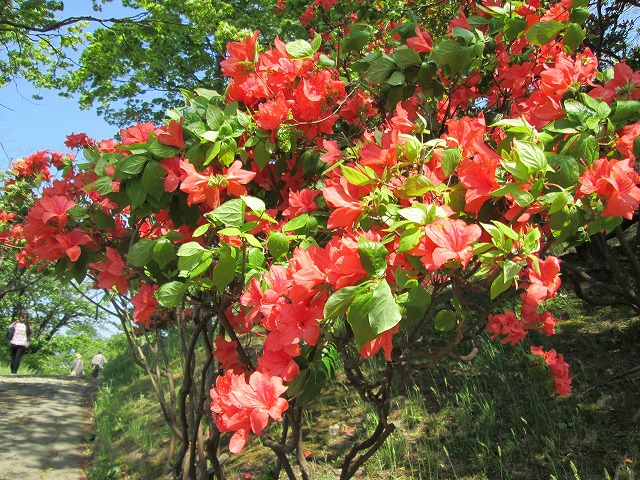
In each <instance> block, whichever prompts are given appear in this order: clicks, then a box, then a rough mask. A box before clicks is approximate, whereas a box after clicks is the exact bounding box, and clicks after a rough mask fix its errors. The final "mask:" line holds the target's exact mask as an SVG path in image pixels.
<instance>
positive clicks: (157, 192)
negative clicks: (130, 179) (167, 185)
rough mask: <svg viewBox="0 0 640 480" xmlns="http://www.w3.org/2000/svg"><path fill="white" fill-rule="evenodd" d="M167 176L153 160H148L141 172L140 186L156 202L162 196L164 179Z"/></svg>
mask: <svg viewBox="0 0 640 480" xmlns="http://www.w3.org/2000/svg"><path fill="white" fill-rule="evenodd" d="M166 176H167V174H166V172H165V171H164V169H163V168H162V166H161V165H160V164H159V163H158V162H156V161H155V160H150V161H149V163H147V166H146V167H145V169H144V172H142V186H143V187H144V190H145V191H146V192H147V193H148V194H149V195H151V196H152V197H153V198H155V199H156V200H160V198H162V195H164V177H166Z"/></svg>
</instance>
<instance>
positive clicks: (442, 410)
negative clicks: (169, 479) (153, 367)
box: [94, 293, 640, 480]
mask: <svg viewBox="0 0 640 480" xmlns="http://www.w3.org/2000/svg"><path fill="white" fill-rule="evenodd" d="M551 309H552V311H553V312H554V313H555V314H556V316H557V317H558V318H560V319H561V324H560V326H559V329H558V333H557V334H556V335H555V336H553V337H549V338H548V337H544V336H538V335H530V337H529V338H527V339H526V341H525V342H523V344H522V345H518V346H517V347H511V346H503V345H501V344H500V343H498V342H488V343H486V344H485V346H484V348H483V351H482V352H481V353H480V355H479V356H478V357H477V358H476V359H475V360H474V361H473V362H471V363H468V364H465V363H458V362H454V361H450V362H446V363H445V364H443V365H441V366H439V367H438V368H435V369H432V370H429V371H425V372H421V373H419V374H415V373H409V372H400V373H401V375H400V378H401V382H399V383H398V384H397V385H396V396H395V398H394V403H393V405H392V415H391V419H392V421H393V422H394V423H395V424H396V425H397V427H398V429H397V430H396V431H395V432H394V433H393V434H392V435H391V437H390V438H389V439H388V440H387V442H386V443H385V445H384V446H383V447H382V448H381V449H380V450H379V451H378V452H377V453H376V455H375V456H374V457H373V458H372V459H371V460H370V461H369V462H368V463H367V464H366V466H365V467H364V468H363V469H362V470H361V471H360V472H359V474H358V476H357V478H359V479H370V478H376V477H378V478H384V479H398V480H408V479H423V480H427V479H429V480H434V479H447V480H449V479H460V480H480V479H487V480H494V479H500V480H518V479H523V480H524V479H527V480H528V479H545V480H549V479H557V480H560V479H566V480H581V479H582V480H588V479H589V480H590V479H605V478H611V479H615V478H617V479H618V480H632V479H637V478H639V477H638V476H639V475H640V419H638V418H637V417H638V416H640V414H637V413H636V412H638V411H639V409H640V375H638V374H637V373H636V374H635V376H634V374H632V373H630V374H627V372H633V370H632V369H633V368H634V367H638V365H640V322H639V321H638V318H637V317H635V316H634V315H633V313H632V312H631V311H629V310H625V309H612V308H592V307H588V306H584V304H582V303H581V302H580V301H578V300H576V299H575V298H574V297H573V296H572V295H570V294H567V293H561V294H560V295H559V296H558V298H556V299H555V300H554V301H553V305H551ZM531 345H544V346H545V347H547V348H555V349H556V350H557V351H558V352H560V353H562V354H563V355H564V357H565V360H566V361H567V362H568V363H569V364H570V365H571V376H572V379H573V393H572V395H571V396H570V397H568V398H561V397H549V396H548V395H547V394H546V393H545V392H544V391H543V390H542V388H541V387H540V386H539V385H538V384H536V383H535V382H534V381H533V380H532V379H531V378H530V377H529V376H528V374H527V363H526V357H525V353H527V352H528V351H529V347H530V346H531ZM129 363H130V362H129ZM105 374H106V375H105V377H106V378H109V374H108V372H105ZM101 402H104V403H101ZM100 410H101V411H102V412H103V413H101V414H99V415H98V427H97V433H98V437H99V442H98V447H99V449H98V450H97V452H96V459H98V458H104V459H108V461H105V463H104V465H105V469H106V468H116V467H117V466H125V465H126V471H127V473H129V474H130V475H131V477H130V478H134V479H141V480H146V479H149V480H151V479H154V480H155V479H157V478H162V476H163V473H166V465H165V459H164V457H163V449H165V448H166V438H168V432H167V430H166V427H163V426H162V425H161V421H160V415H159V413H158V407H157V405H156V403H155V402H154V398H153V394H152V393H151V389H150V387H149V385H148V384H147V383H146V381H145V380H144V379H143V378H142V377H141V376H140V375H139V374H137V377H136V378H134V377H133V376H132V377H131V378H129V379H128V380H126V381H125V382H122V383H121V384H118V385H116V379H115V378H112V382H111V384H110V386H109V384H108V383H105V384H103V386H102V388H101V395H100V398H99V403H98V408H97V411H100ZM634 417H635V419H634ZM101 418H102V419H103V420H102V421H103V422H105V423H104V425H103V426H100V422H101V420H100V419H101ZM305 420H306V424H305V429H304V437H305V438H304V440H305V447H306V448H307V449H308V451H307V458H308V460H309V462H310V465H311V474H312V478H313V479H314V480H324V479H327V480H329V479H334V478H336V470H335V466H336V460H337V459H338V458H339V457H341V456H342V455H344V453H345V451H346V450H347V448H349V447H350V445H351V444H353V442H355V441H358V440H361V439H363V438H365V436H366V432H367V431H371V430H372V429H373V427H374V425H375V416H374V415H373V413H372V412H371V411H370V410H369V407H368V406H367V405H365V404H364V403H363V402H361V401H359V400H358V399H357V397H356V396H355V394H354V393H353V391H352V390H350V389H348V388H347V387H346V384H345V383H344V381H343V379H342V378H341V377H340V376H338V378H337V379H336V380H335V381H333V382H332V383H331V384H330V385H329V387H328V388H327V390H326V391H324V392H323V394H322V396H321V397H320V398H319V400H318V401H317V402H315V403H314V404H312V405H311V406H310V409H309V410H308V412H307V413H306V416H305ZM153 426H155V429H153V428H152V427H153ZM103 430H104V431H103ZM109 431H110V432H112V433H109ZM109 435H111V436H109ZM103 446H105V447H106V449H104V447H103ZM101 449H102V450H101ZM100 452H102V453H100ZM101 455H103V456H104V457H101ZM109 462H110V463H109ZM96 463H97V462H96ZM274 467H275V459H274V456H273V454H272V453H271V452H270V450H268V449H266V448H264V447H263V446H262V445H261V444H260V439H259V438H257V437H255V436H253V437H252V440H251V441H250V442H249V444H248V445H247V447H246V448H245V450H244V452H243V454H242V455H241V456H232V457H231V460H230V461H229V463H228V465H227V469H228V474H229V478H230V479H233V480H235V479H243V478H252V479H260V480H263V479H264V480H266V479H271V478H273V471H274ZM94 478H120V477H106V476H103V477H98V476H96V477H94ZM281 478H284V475H283V476H281Z"/></svg>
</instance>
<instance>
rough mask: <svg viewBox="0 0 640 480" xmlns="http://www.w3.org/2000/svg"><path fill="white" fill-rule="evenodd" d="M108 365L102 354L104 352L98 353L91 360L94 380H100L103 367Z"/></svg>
mask: <svg viewBox="0 0 640 480" xmlns="http://www.w3.org/2000/svg"><path fill="white" fill-rule="evenodd" d="M105 363H107V359H106V358H105V356H104V355H103V354H102V350H99V351H98V354H97V355H95V356H94V357H93V358H92V359H91V365H93V378H98V377H99V376H100V375H101V374H102V367H103V366H104V364H105Z"/></svg>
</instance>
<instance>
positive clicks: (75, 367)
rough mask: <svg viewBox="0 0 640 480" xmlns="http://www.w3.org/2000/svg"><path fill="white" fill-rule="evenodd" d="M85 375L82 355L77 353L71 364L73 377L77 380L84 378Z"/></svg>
mask: <svg viewBox="0 0 640 480" xmlns="http://www.w3.org/2000/svg"><path fill="white" fill-rule="evenodd" d="M83 375H84V362H83V361H82V355H80V354H79V353H76V358H75V359H74V360H73V362H71V376H72V377H76V378H82V376H83Z"/></svg>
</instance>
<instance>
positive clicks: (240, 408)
mask: <svg viewBox="0 0 640 480" xmlns="http://www.w3.org/2000/svg"><path fill="white" fill-rule="evenodd" d="M287 388H288V387H285V386H284V385H283V384H282V379H281V378H280V377H270V376H269V375H267V374H265V373H263V372H254V373H252V374H251V377H249V383H247V382H246V380H245V377H244V375H234V374H233V373H232V372H230V371H228V372H226V373H225V375H224V376H220V377H218V378H217V380H216V386H215V387H214V388H212V389H211V400H212V401H211V411H212V412H213V413H214V414H215V418H216V426H217V427H218V429H220V431H222V432H234V434H233V436H232V437H231V441H230V442H229V451H230V452H231V453H240V452H241V451H242V449H243V448H244V446H245V445H246V444H247V441H248V440H249V432H250V430H253V432H254V433H256V434H257V435H262V432H263V430H264V428H265V427H266V426H267V424H268V423H269V418H272V419H274V420H277V421H281V420H282V413H283V412H284V411H285V410H287V409H288V408H289V403H288V402H287V401H286V400H285V399H284V398H281V397H280V396H281V395H282V394H283V393H284V392H285V391H286V390H287Z"/></svg>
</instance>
